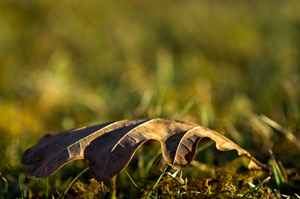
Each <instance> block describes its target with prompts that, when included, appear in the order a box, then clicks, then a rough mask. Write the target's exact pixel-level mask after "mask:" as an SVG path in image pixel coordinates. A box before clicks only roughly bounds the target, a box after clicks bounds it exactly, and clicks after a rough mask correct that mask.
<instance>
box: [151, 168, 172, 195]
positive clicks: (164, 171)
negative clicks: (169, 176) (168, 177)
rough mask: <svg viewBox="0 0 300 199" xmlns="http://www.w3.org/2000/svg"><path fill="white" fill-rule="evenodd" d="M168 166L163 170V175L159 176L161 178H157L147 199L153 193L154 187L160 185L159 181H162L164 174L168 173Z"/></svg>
mask: <svg viewBox="0 0 300 199" xmlns="http://www.w3.org/2000/svg"><path fill="white" fill-rule="evenodd" d="M167 168H168V166H166V167H165V169H164V170H163V172H162V173H161V175H160V176H159V178H158V179H157V181H156V183H155V185H154V186H153V187H152V189H151V191H150V192H149V194H148V196H147V199H148V198H149V197H150V196H151V195H152V193H153V191H154V189H155V188H156V186H157V185H158V183H159V182H160V180H161V178H162V177H163V175H164V174H165V173H166V170H167Z"/></svg>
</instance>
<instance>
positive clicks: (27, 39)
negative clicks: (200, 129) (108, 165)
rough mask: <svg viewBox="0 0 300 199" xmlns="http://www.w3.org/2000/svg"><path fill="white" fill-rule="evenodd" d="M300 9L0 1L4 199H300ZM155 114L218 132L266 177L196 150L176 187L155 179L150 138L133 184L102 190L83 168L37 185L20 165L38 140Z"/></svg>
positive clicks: (0, 188) (211, 150) (208, 149)
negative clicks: (264, 167) (268, 169)
mask: <svg viewBox="0 0 300 199" xmlns="http://www.w3.org/2000/svg"><path fill="white" fill-rule="evenodd" d="M298 10H299V3H298V2H297V1H285V2H261V1H251V2H226V3H223V2H219V1H190V2H171V1H164V2H141V1H136V0H133V1H130V2H124V1H120V0H117V1H114V2H107V1H100V2H94V1H85V2H77V1H72V2H70V1H61V2H60V3H59V4H57V3H53V1H50V0H46V1H43V2H42V3H41V2H39V1H37V0H33V1H30V2H21V1H10V0H3V1H1V2H0V27H1V32H0V113H1V116H0V136H1V139H0V159H1V161H0V172H1V175H0V177H1V178H0V199H2V198H47V197H48V198H53V197H54V198H59V197H63V196H64V197H65V198H72V197H73V198H74V197H76V196H82V197H94V198H109V197H112V196H113V197H115V198H128V197H130V198H142V197H144V198H145V197H147V194H149V193H150V192H151V191H152V194H151V197H152V198H153V197H154V198H155V197H156V198H162V197H164V198H178V197H181V198H192V197H195V196H197V197H202V198H222V197H223V198H236V197H243V196H245V194H246V193H248V195H247V197H248V198H276V197H277V198H280V197H290V198H299V195H300V193H299V190H300V179H299V174H300V165H299V158H300V150H299V146H300V145H299V143H300V141H299V140H300V125H299V124H300V100H299V99H300V86H299V85H300V67H299V58H300V55H299V52H300V49H299V45H298V43H299V42H298V41H299V38H300V29H299V24H300V15H299V14H298V13H299V12H298ZM155 117H162V118H167V119H180V120H184V121H190V122H195V123H198V124H200V125H203V126H206V127H209V128H211V129H214V130H216V131H218V132H220V133H222V134H224V135H225V136H227V137H229V138H230V139H232V140H233V141H235V142H236V143H238V144H240V145H241V146H242V147H243V148H245V149H247V150H249V151H250V152H251V154H253V155H254V156H255V157H256V158H257V159H259V160H260V161H262V162H264V163H269V165H270V166H272V167H273V170H274V174H268V173H260V172H258V173H255V172H253V171H248V170H247V168H246V167H245V165H246V164H247V160H246V159H243V158H239V157H238V156H237V155H236V154H235V153H231V152H219V151H217V150H216V149H215V145H214V143H206V144H204V145H201V146H199V147H198V150H197V151H198V152H197V154H196V157H195V161H194V162H193V163H192V164H191V165H190V166H188V167H187V168H185V169H184V170H183V171H182V177H181V178H180V177H172V176H169V175H167V174H164V175H163V176H162V178H161V180H159V181H157V180H158V179H159V176H161V174H162V172H161V169H164V168H165V166H166V165H165V164H164V163H163V162H162V161H160V160H161V158H159V154H160V145H159V143H156V142H154V141H150V142H147V143H145V144H144V145H143V147H141V148H140V149H139V150H138V152H137V154H136V156H135V157H134V158H133V160H132V162H131V163H130V164H129V166H128V167H127V168H126V171H127V173H128V174H129V175H127V174H126V172H122V173H121V174H120V175H118V176H117V177H116V178H115V179H114V181H108V182H104V183H98V182H95V181H92V180H91V177H90V175H89V172H84V173H81V172H82V171H85V170H86V168H88V163H87V162H85V161H80V160H79V161H76V162H75V163H71V164H67V165H65V166H64V167H62V168H61V169H60V170H59V171H58V172H56V173H55V174H53V175H51V176H49V177H48V178H39V179H37V178H33V177H31V176H30V170H31V169H32V168H31V167H24V166H23V165H21V163H20V159H21V156H22V153H23V152H24V151H25V149H27V148H28V147H30V146H32V145H33V144H35V143H36V142H37V141H38V140H39V139H40V138H41V137H42V136H44V135H45V134H48V133H50V134H55V133H58V132H62V131H65V130H69V129H72V128H75V127H80V126H84V125H92V124H97V123H105V122H110V121H116V120H121V119H125V118H126V119H136V118H155ZM270 150H271V151H272V154H270V153H269V151H270ZM157 157H158V158H157ZM168 172H171V173H172V172H173V171H169V170H167V171H166V173H168ZM76 176H77V177H76ZM129 176H131V178H132V179H134V181H131V180H130V179H129ZM269 176H270V177H271V179H270V180H268V181H267V182H265V183H262V182H264V180H265V179H269ZM182 180H183V181H182ZM133 182H134V183H133ZM156 182H158V183H157V185H156V186H155V183H156ZM180 182H182V183H183V184H181V183H180ZM249 183H251V185H254V187H253V186H251V185H250V184H249ZM135 184H136V185H137V186H138V187H139V190H138V189H136V188H135ZM64 193H65V194H64Z"/></svg>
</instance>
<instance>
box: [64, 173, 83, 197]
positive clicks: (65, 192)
mask: <svg viewBox="0 0 300 199" xmlns="http://www.w3.org/2000/svg"><path fill="white" fill-rule="evenodd" d="M87 170H89V167H87V168H85V169H84V170H83V171H81V172H80V173H79V174H78V175H77V176H76V177H75V178H74V179H73V180H72V181H71V182H70V184H69V185H68V187H67V188H66V190H65V191H64V195H63V196H65V195H66V194H67V193H68V191H69V189H70V188H71V187H72V185H73V184H74V182H75V181H76V180H77V179H78V178H79V177H80V176H81V175H82V174H84V173H85V172H86V171H87Z"/></svg>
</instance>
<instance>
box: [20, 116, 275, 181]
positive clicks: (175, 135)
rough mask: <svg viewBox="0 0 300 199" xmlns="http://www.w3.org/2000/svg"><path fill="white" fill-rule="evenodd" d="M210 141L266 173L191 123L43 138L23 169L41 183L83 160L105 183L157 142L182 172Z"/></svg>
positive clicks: (149, 123)
mask: <svg viewBox="0 0 300 199" xmlns="http://www.w3.org/2000/svg"><path fill="white" fill-rule="evenodd" d="M202 138H210V139H211V140H213V141H215V142H216V148H217V149H218V150H220V151H227V150H232V149H234V150H236V151H237V152H238V155H246V156H247V157H248V158H250V163H249V165H248V167H249V168H250V169H265V170H269V167H268V166H266V165H264V164H262V163H260V162H259V161H258V160H256V159H255V158H254V157H253V156H251V155H250V153H249V152H248V151H246V150H244V149H242V148H241V147H239V146H238V145H237V144H235V143H234V142H232V141H231V140H229V139H228V138H226V137H224V136H222V135H220V134H219V133H217V132H215V131H213V130H210V129H207V128H204V127H202V126H199V125H197V124H193V123H187V122H180V121H174V120H165V119H151V120H123V121H118V122H114V123H108V124H101V125H96V126H92V127H83V128H79V129H75V130H71V131H67V132H64V133H60V134H57V135H54V136H50V135H47V136H45V137H44V138H42V139H41V140H40V141H39V142H38V144H37V145H36V146H34V147H32V148H30V149H28V150H27V151H25V153H24V155H23V158H22V163H23V164H25V165H30V164H33V165H35V166H36V167H35V168H34V169H33V171H32V175H33V176H36V177H45V176H48V175H50V174H51V173H53V172H54V171H56V170H57V169H58V168H60V167H61V166H63V165H64V164H66V163H68V162H70V161H73V160H76V159H87V160H89V162H90V171H91V174H92V176H93V177H94V178H95V179H97V180H99V181H106V180H109V179H111V178H112V177H113V176H115V175H117V174H119V173H120V172H121V171H122V170H123V169H124V168H125V167H126V165H127V164H128V163H129V161H130V160H131V158H132V156H133V155H134V153H135V151H136V150H137V148H138V147H139V146H140V145H141V144H143V143H144V142H146V141H147V140H150V139H154V140H158V141H159V142H160V143H161V146H162V154H163V158H164V159H165V161H166V162H167V163H168V164H169V165H170V166H171V167H172V168H173V169H175V170H179V169H183V168H184V167H186V166H187V165H188V164H189V163H190V162H191V161H192V160H193V159H194V157H195V152H196V148H197V145H198V143H199V141H200V140H201V139H202Z"/></svg>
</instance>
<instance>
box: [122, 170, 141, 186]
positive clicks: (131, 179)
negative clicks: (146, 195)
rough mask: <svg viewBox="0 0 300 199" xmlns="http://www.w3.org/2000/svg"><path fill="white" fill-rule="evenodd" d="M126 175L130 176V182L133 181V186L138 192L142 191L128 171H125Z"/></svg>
mask: <svg viewBox="0 0 300 199" xmlns="http://www.w3.org/2000/svg"><path fill="white" fill-rule="evenodd" d="M125 173H126V175H127V176H128V178H129V180H130V181H131V183H132V184H133V186H134V187H135V188H136V189H137V190H138V191H140V188H139V186H138V185H137V184H136V183H135V181H134V180H133V178H132V177H131V176H130V174H129V173H128V171H127V170H126V169H125Z"/></svg>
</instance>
